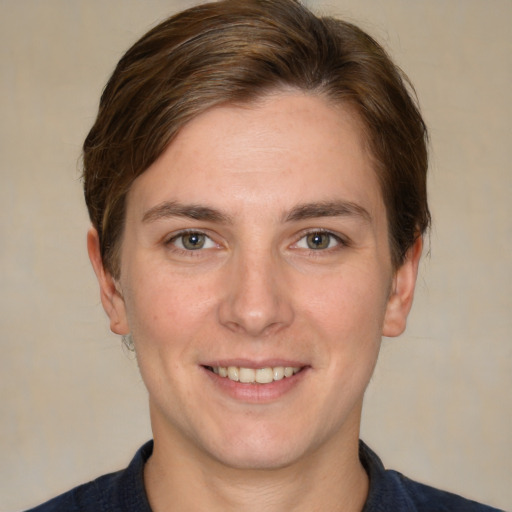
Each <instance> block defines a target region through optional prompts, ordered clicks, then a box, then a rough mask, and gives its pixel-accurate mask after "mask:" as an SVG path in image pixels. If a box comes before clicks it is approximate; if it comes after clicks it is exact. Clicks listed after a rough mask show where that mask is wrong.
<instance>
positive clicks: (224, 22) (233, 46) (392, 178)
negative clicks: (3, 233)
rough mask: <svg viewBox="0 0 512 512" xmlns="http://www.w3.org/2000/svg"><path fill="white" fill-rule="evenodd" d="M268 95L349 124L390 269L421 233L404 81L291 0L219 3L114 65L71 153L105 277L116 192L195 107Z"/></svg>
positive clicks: (416, 141)
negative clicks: (322, 109)
mask: <svg viewBox="0 0 512 512" xmlns="http://www.w3.org/2000/svg"><path fill="white" fill-rule="evenodd" d="M280 88H287V89H289V88H295V89H298V90H301V91H305V92H311V93H316V94H320V95H322V96H324V97H327V98H329V99H331V100H332V101H335V102H341V103H344V104H348V105H350V106H351V107H352V108H354V109H355V111H356V112H357V114H358V115H359V117H360V119H361V121H362V123H363V126H364V132H365V136H366V141H367V144H368V147H369V150H370V153H371V155H372V157H373V160H374V162H375V168H376V173H377V177H378V179H379V182H380V186H381V190H382V195H383V198H384V202H385V205H386V210H387V216H388V224H389V234H390V235H389V238H390V247H391V255H392V260H393V263H394V265H395V266H399V265H400V263H401V262H402V261H403V258H404V255H405V253H406V252H407V250H408V249H409V248H410V247H411V245H412V244H413V243H414V241H415V239H416V238H417V237H418V236H420V235H421V234H422V233H423V232H424V231H425V230H426V228H427V227H428V225H429V222H430V214H429V210H428V205H427V192H426V172H427V131H426V127H425V124H424V122H423V119H422V117H421V115H420V113H419V110H418V108H417V105H416V102H415V100H414V99H413V96H412V95H411V94H410V93H409V91H408V88H409V89H412V87H411V86H410V84H409V82H408V80H407V78H406V77H405V76H404V75H403V73H402V72H401V71H400V70H399V69H398V68H397V67H396V66H395V65H394V64H393V62H392V61H391V59H390V58H389V57H388V55H387V54H386V52H385V51H384V50H383V48H382V47H381V46H380V45H379V44H378V43H376V42H375V40H374V39H372V38H371V37H370V36H369V35H368V34H366V33H365V32H363V31H362V30H361V29H359V28H358V27H356V26H354V25H352V24H350V23H347V22H344V21H341V20H336V19H333V18H330V17H317V16H315V15H314V14H312V13H311V12H310V11H309V10H308V9H307V8H305V7H304V6H303V5H301V4H300V3H299V2H298V1H294V0H224V1H220V2H213V3H207V4H204V5H199V6H197V7H193V8H191V9H188V10H186V11H183V12H181V13H179V14H177V15H175V16H172V17H171V18H169V19H167V20H166V21H164V22H163V23H161V24H159V25H158V26H156V27H155V28H153V29H152V30H150V31H149V32H148V33H147V34H146V35H144V36H143V37H142V38H141V39H140V40H139V41H138V42H136V43H135V44H134V45H133V46H132V47H131V48H130V49H129V50H128V51H127V52H126V54H125V55H124V56H123V57H122V59H121V60H120V61H119V63H118V65H117V67H116V69H115V71H114V73H113V74H112V77H111V78H110V80H109V82H108V83H107V86H106V87H105V90H104V92H103V94H102V96H101V101H100V106H99V112H98V117H97V119H96V122H95V123H94V126H93V127H92V129H91V131H90V132H89V134H88V136H87V138H86V140H85V142H84V148H83V163H84V172H83V178H84V190H85V199H86V203H87V207H88V209H89V215H90V218H91V220H92V223H93V225H94V226H95V228H96V229H97V231H98V233H99V239H100V248H101V254H102V258H103V264H104V266H105V268H106V269H107V270H108V271H109V272H110V273H111V274H112V275H113V276H114V277H118V276H119V273H120V261H119V254H118V252H119V247H120V244H121V238H122V233H123V229H124V218H125V202H126V194H127V193H128V190H129V189H130V187H131V185H132V183H133V181H134V180H135V179H136V178H137V177H138V176H139V175H140V174H142V173H143V172H144V171H145V170H146V169H147V168H148V167H149V166H150V165H151V164H152V163H153V162H154V161H155V160H156V159H157V158H158V157H159V156H160V155H161V154H162V152H163V151H164V150H165V148H166V147H167V146H168V144H169V143H170V142H171V141H172V140H173V138H174V137H175V136H176V134H177V133H178V132H179V130H180V128H181V127H183V125H184V124H186V123H187V122H188V121H190V120H191V119H192V118H194V117H195V116H198V115H199V114H201V113H203V112H204V111H206V110H207V109H209V108H211V107H213V106H215V105H219V104H222V103H226V102H247V101H251V100H254V99H257V98H259V97H261V96H263V95H264V94H266V93H268V92H270V91H274V90H279V89H280Z"/></svg>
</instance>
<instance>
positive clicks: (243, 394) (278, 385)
mask: <svg viewBox="0 0 512 512" xmlns="http://www.w3.org/2000/svg"><path fill="white" fill-rule="evenodd" d="M203 370H204V372H206V375H207V376H208V377H209V378H210V380H211V382H212V383H213V384H214V385H215V386H216V387H217V388H218V389H220V390H221V391H222V392H223V393H225V394H227V395H228V396H230V397H231V398H234V399H235V400H239V401H242V402H246V403H253V404H263V403H269V402H273V401H275V400H278V399H279V398H281V397H282V396H284V395H285V394H287V393H289V392H290V391H292V390H293V389H294V388H295V387H296V386H298V385H299V384H300V383H301V382H302V380H303V379H304V377H305V375H306V373H307V371H308V368H303V369H302V370H301V371H300V372H298V373H296V374H294V375H292V376H291V377H284V378H282V379H281V380H275V381H273V382H269V383H268V384H246V383H242V382H236V381H234V380H231V379H228V378H227V377H220V376H219V375H217V374H216V373H213V372H212V371H210V370H208V369H206V368H204V367H203Z"/></svg>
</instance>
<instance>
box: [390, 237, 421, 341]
mask: <svg viewBox="0 0 512 512" xmlns="http://www.w3.org/2000/svg"><path fill="white" fill-rule="evenodd" d="M422 249H423V239H422V237H418V238H417V240H416V241H415V242H414V244H413V245H412V246H411V248H410V249H409V250H408V251H407V254H406V256H405V260H404V262H403V263H402V265H401V266H400V268H398V269H397V271H396V273H395V276H394V278H393V283H392V288H391V292H390V295H389V299H388V304H387V307H386V314H385V316H384V325H383V328H382V335H383V336H389V337H394V336H399V335H400V334H402V333H403V332H404V330H405V326H406V324H407V316H408V315H409V311H410V310H411V306H412V301H413V298H414V288H415V286H416V278H417V276H418V265H419V262H420V257H421V251H422Z"/></svg>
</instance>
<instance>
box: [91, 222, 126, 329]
mask: <svg viewBox="0 0 512 512" xmlns="http://www.w3.org/2000/svg"><path fill="white" fill-rule="evenodd" d="M87 251H88V252H89V259H90V260H91V263H92V267H93V269H94V273H95V274H96V278H97V279H98V283H99V285H100V295H101V303H102V304H103V309H104V310H105V312H106V313H107V315H108V317H109V318H110V330H111V331H112V332H113V333H115V334H121V335H126V334H129V332H130V329H129V327H128V322H127V318H126V308H125V303H124V298H123V295H122V294H121V292H120V290H119V286H118V284H117V282H116V281H115V280H114V278H113V277H112V276H111V275H110V273H109V272H108V271H107V270H105V267H104V266H103V261H102V259H101V251H100V239H99V236H98V232H97V231H96V229H95V228H91V229H90V230H89V231H88V233H87Z"/></svg>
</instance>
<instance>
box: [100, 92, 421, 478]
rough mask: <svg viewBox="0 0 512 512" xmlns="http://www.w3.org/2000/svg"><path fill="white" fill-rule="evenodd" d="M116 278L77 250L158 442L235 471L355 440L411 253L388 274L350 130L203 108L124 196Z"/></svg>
mask: <svg viewBox="0 0 512 512" xmlns="http://www.w3.org/2000/svg"><path fill="white" fill-rule="evenodd" d="M126 215H127V217H126V228H125V232H124V237H123V241H122V249H121V276H120V279H119V281H118V282H114V281H113V280H112V279H111V278H110V276H108V274H105V272H104V271H103V270H102V267H101V262H100V261H99V260H98V256H97V255H96V254H95V249H94V247H95V242H94V233H93V234H91V235H90V252H91V258H92V260H93V264H94V265H95V268H96V271H97V273H98V276H99V278H100V284H101V287H102V299H103V304H104V306H105V309H106V310H107V313H108V314H109V316H110V319H111V327H112V329H113V330H114V331H115V332H117V333H120V334H126V333H128V332H130V333H131V334H132V336H133V340H134V343H135V349H136V353H137V359H138V363H139V366H140V370H141V374H142V377H143V380H144V382H145V384H146V386H147V389H148V391H149V396H150V404H151V414H152V425H153V429H154V434H155V442H157V441H158V440H159V439H160V440H162V439H168V440H172V442H173V443H175V445H179V446H187V447H189V449H190V450H194V451H195V453H196V456H198V457H206V458H209V459H212V460H216V461H217V462H218V461H220V462H222V463H223V464H226V465H229V466H232V467H252V468H271V467H280V466H283V465H287V464H291V463H293V462H296V461H300V460H306V459H308V458H311V457H315V456H324V457H329V456H331V457H332V456H333V455H332V454H334V455H335V456H337V454H338V453H339V451H338V450H339V448H340V447H342V446H343V445H344V444H346V443H348V442H351V443H353V442H354V440H357V436H358V430H359V419H360V410H361V403H362V397H363V393H364V390H365V388H366V386H367V384H368V381H369V379H370V377H371V374H372V371H373V368H374V365H375V362H376V360H377V355H378V352H379V346H380V340H381V336H382V335H387V336H394V335H397V334H399V333H400V332H401V331H402V330H403V328H404V325H405V319H406V316H407V313H408V311H409V307H410V303H411V300H412V293H413V289H414V281H415V277H416V267H417V259H418V257H419V250H417V249H415V250H414V251H412V252H411V254H410V255H408V257H407V258H406V262H405V263H404V265H403V266H402V267H401V268H400V269H398V271H395V270H394V269H393V268H392V264H391V257H390V250H389V244H388V230H387V220H386V210H385V206H384V204H383V201H382V197H381V193H380V190H379V186H378V182H377V178H376V176H375V174H374V170H373V168H372V164H371V161H370V159H369V157H368V153H367V150H366V147H365V144H364V141H363V139H362V136H361V131H360V128H359V124H358V121H357V118H356V117H355V116H354V115H353V114H352V113H351V112H350V110H348V109H346V108H342V107H341V106H335V105H333V104H331V103H329V102H328V101H327V100H325V99H322V98H320V97H315V96H308V95H304V94H299V93H280V94H275V95H273V96H268V97H266V98H265V99H264V100H261V101H259V102H258V103H255V104H253V105H245V106H223V107H217V108H214V109H212V110H210V111H208V112H206V113H204V114H202V115H201V116H199V117H197V118H196V119H195V120H193V121H191V122H190V123H189V124H188V125H186V126H185V127H184V129H183V130H182V131H181V132H180V134H179V136H178V137H177V138H176V139H175V141H174V142H173V143H172V144H171V145H170V146H169V147H168V149H167V150H166V151H165V152H164V153H163V155H162V156H161V157H160V159H159V160H157V161H156V162H155V163H154V164H153V165H152V166H151V167H150V168H149V169H148V170H147V171H146V172H145V173H144V174H143V175H141V176H140V177H139V178H138V179H137V180H136V181H135V182H134V184H133V186H132V188H131V190H130V193H129V195H128V199H127V214H126Z"/></svg>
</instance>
